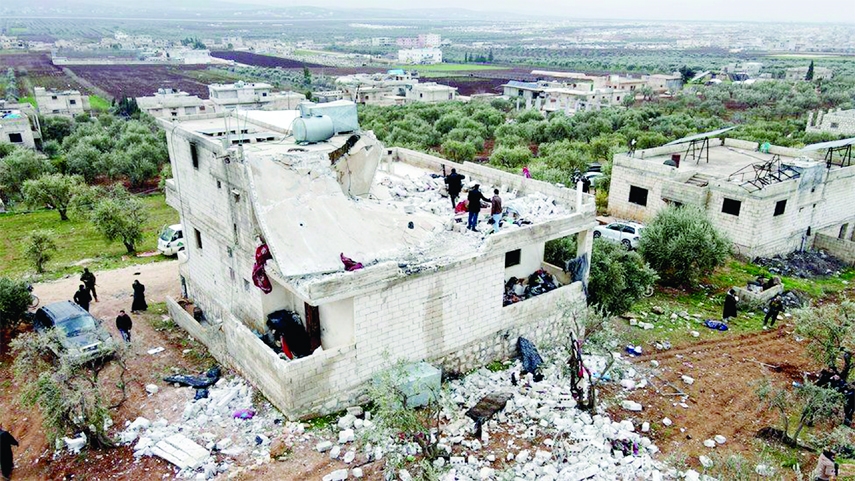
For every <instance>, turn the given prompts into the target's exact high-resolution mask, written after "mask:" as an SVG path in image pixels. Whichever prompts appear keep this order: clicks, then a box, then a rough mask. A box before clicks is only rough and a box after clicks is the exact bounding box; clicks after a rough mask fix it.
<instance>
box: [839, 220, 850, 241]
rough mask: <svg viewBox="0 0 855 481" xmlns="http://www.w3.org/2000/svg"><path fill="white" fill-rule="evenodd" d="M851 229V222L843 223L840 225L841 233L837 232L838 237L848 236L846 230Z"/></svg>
mask: <svg viewBox="0 0 855 481" xmlns="http://www.w3.org/2000/svg"><path fill="white" fill-rule="evenodd" d="M848 229H849V224H843V225H842V226H840V233H838V234H837V238H838V239H845V238H846V231H847V230H848Z"/></svg>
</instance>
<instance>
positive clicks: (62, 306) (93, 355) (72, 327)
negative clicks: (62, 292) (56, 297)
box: [33, 301, 116, 361]
mask: <svg viewBox="0 0 855 481" xmlns="http://www.w3.org/2000/svg"><path fill="white" fill-rule="evenodd" d="M33 327H35V329H36V332H38V333H39V334H43V335H44V334H46V333H47V332H48V331H49V330H50V329H52V328H56V329H57V332H58V334H59V341H60V344H61V348H60V351H59V352H56V355H57V356H69V357H70V358H71V359H73V360H77V361H91V360H94V359H99V358H102V357H106V356H109V355H111V354H113V353H114V352H115V351H116V344H115V342H114V341H113V337H112V336H110V333H109V332H107V330H106V329H104V326H102V325H101V321H100V320H98V319H95V318H94V317H92V315H91V314H89V313H88V312H86V310H85V309H83V308H82V307H80V306H78V305H77V304H75V303H73V302H71V301H60V302H54V303H52V304H48V305H46V306H42V307H40V308H39V310H38V311H36V314H35V316H34V318H33Z"/></svg>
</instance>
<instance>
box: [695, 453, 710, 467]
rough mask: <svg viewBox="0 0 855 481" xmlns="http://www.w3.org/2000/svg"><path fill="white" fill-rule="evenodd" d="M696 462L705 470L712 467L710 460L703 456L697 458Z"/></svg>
mask: <svg viewBox="0 0 855 481" xmlns="http://www.w3.org/2000/svg"><path fill="white" fill-rule="evenodd" d="M698 461H699V462H700V463H701V466H703V467H705V468H707V469H709V468H711V467H713V462H712V459H710V458H708V457H706V456H704V455H701V456H698Z"/></svg>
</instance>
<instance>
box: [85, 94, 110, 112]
mask: <svg viewBox="0 0 855 481" xmlns="http://www.w3.org/2000/svg"><path fill="white" fill-rule="evenodd" d="M89 106H90V107H92V110H98V111H101V112H106V111H108V110H110V102H109V101H107V99H104V98H102V97H99V96H97V95H90V96H89Z"/></svg>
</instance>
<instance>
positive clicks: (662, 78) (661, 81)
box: [641, 74, 683, 94]
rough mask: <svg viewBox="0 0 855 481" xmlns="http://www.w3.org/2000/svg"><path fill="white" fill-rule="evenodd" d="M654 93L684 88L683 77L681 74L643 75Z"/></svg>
mask: <svg viewBox="0 0 855 481" xmlns="http://www.w3.org/2000/svg"><path fill="white" fill-rule="evenodd" d="M641 78H642V79H643V80H644V81H645V83H646V84H647V86H648V87H650V88H651V89H652V90H653V93H656V94H663V93H665V92H672V93H673V92H676V91H678V90H680V89H681V88H683V77H682V76H680V75H669V74H654V75H643V76H642V77H641Z"/></svg>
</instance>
